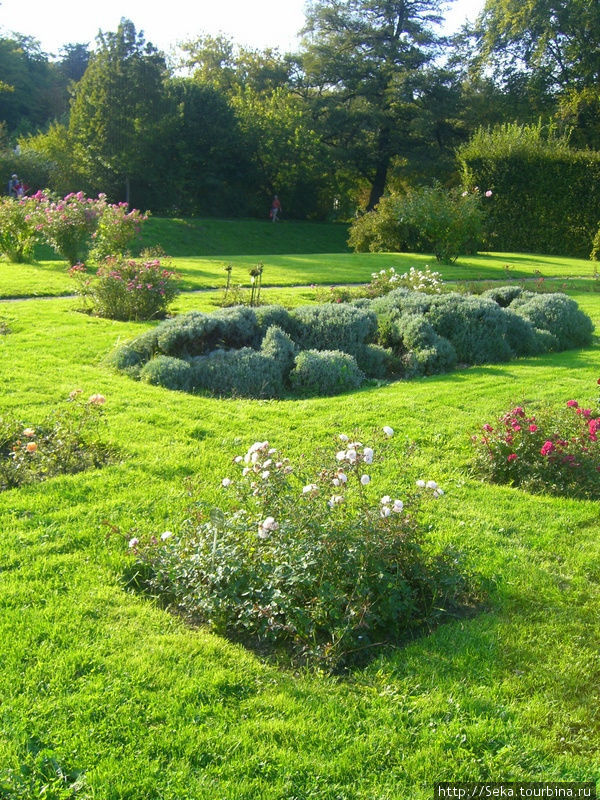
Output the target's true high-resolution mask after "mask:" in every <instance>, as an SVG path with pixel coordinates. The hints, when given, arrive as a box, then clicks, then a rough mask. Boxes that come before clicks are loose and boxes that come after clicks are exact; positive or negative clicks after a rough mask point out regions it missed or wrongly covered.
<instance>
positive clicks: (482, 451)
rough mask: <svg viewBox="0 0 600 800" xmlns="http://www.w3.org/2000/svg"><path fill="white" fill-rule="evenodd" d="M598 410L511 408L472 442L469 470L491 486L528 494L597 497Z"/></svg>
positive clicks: (571, 403) (573, 404) (567, 405)
mask: <svg viewBox="0 0 600 800" xmlns="http://www.w3.org/2000/svg"><path fill="white" fill-rule="evenodd" d="M599 435H600V409H599V408H598V407H597V404H596V408H586V407H582V406H580V404H579V402H578V401H577V400H568V401H567V402H566V403H565V405H564V406H562V407H561V408H558V409H556V408H548V407H540V408H538V409H533V408H529V407H524V406H523V407H522V406H516V407H514V408H512V409H510V410H509V411H508V412H507V413H505V414H503V415H502V416H501V417H500V418H499V419H498V420H497V421H496V422H495V423H494V424H493V425H492V424H490V423H486V424H485V425H483V427H482V430H481V433H480V434H478V435H475V436H474V437H473V443H474V445H475V448H476V458H475V470H476V472H477V474H479V475H481V476H482V477H483V478H485V479H486V480H489V481H491V482H493V483H506V484H509V485H512V486H520V487H522V488H524V489H527V490H529V491H533V492H548V493H550V494H558V495H566V496H569V497H579V498H588V499H597V498H598V497H599V496H600V445H599V444H598V437H599Z"/></svg>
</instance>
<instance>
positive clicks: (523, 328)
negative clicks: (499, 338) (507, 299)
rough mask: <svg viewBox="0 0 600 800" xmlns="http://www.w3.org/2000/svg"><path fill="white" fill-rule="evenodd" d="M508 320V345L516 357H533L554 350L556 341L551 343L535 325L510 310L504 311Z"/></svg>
mask: <svg viewBox="0 0 600 800" xmlns="http://www.w3.org/2000/svg"><path fill="white" fill-rule="evenodd" d="M504 317H505V319H506V343H507V344H508V346H509V347H510V349H511V350H512V352H513V353H514V355H515V356H533V355H537V354H539V353H546V352H548V351H549V350H553V349H554V345H555V344H556V339H554V342H553V343H551V342H550V340H547V339H544V336H543V335H542V336H540V335H539V333H540V332H539V331H538V330H537V329H536V328H534V327H533V325H532V324H531V323H530V322H529V321H528V320H526V319H525V317H522V316H520V315H519V314H517V313H516V312H514V311H512V310H511V309H510V308H506V309H504Z"/></svg>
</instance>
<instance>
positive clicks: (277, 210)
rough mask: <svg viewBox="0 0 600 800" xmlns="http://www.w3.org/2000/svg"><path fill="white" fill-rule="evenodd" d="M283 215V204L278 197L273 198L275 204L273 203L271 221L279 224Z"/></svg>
mask: <svg viewBox="0 0 600 800" xmlns="http://www.w3.org/2000/svg"><path fill="white" fill-rule="evenodd" d="M280 215H281V202H280V200H279V197H277V195H274V196H273V202H272V203H271V219H272V221H273V222H277V220H278V219H279V216H280Z"/></svg>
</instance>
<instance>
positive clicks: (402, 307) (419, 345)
mask: <svg viewBox="0 0 600 800" xmlns="http://www.w3.org/2000/svg"><path fill="white" fill-rule="evenodd" d="M508 298H512V301H511V303H510V305H509V306H508V307H505V303H506V301H507V299H508ZM497 300H500V301H501V302H500V303H499V302H497ZM371 308H372V309H373V310H374V311H375V312H376V314H377V315H378V317H379V319H380V323H379V341H380V343H381V344H383V345H384V346H386V347H390V348H391V349H392V351H393V352H394V354H395V356H396V357H398V358H400V359H402V360H403V362H404V363H405V365H406V368H407V372H408V374H409V375H410V374H411V373H414V374H431V373H433V372H438V371H446V370H447V369H448V368H451V367H452V366H453V365H454V363H457V362H458V363H462V364H484V363H494V362H502V361H508V360H509V359H511V358H513V357H514V356H522V355H533V354H538V353H544V352H548V351H549V350H566V349H570V348H573V347H583V346H585V345H587V344H589V343H590V341H591V335H592V330H593V324H592V321H591V320H590V318H589V317H588V316H587V315H586V314H585V313H584V312H582V311H581V310H580V309H579V308H578V306H577V304H576V303H575V301H573V300H572V299H570V298H568V297H567V296H566V295H563V294H556V293H549V294H534V293H533V292H524V291H523V290H521V289H520V287H519V291H517V292H515V291H514V287H499V288H497V289H494V290H493V292H492V295H491V296H481V297H477V296H465V295H459V294H457V293H454V292H452V293H448V294H443V295H439V296H436V295H433V296H432V295H426V294H424V293H421V292H410V291H408V290H407V289H403V288H400V289H395V290H393V291H392V292H389V293H388V294H387V295H384V296H382V297H380V298H376V299H375V300H373V301H372V302H371ZM421 351H422V352H421Z"/></svg>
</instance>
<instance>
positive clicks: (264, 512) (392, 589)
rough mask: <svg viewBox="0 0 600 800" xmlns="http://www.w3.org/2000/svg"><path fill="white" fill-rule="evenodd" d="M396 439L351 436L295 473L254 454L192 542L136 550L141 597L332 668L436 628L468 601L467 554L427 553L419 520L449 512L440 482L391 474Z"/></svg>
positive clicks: (155, 542) (187, 531)
mask: <svg viewBox="0 0 600 800" xmlns="http://www.w3.org/2000/svg"><path fill="white" fill-rule="evenodd" d="M393 433H394V432H393V430H392V428H390V427H389V426H385V428H383V429H382V431H381V432H380V434H379V435H378V436H374V437H373V439H372V444H371V445H365V444H363V443H362V442H361V441H358V440H357V439H354V438H352V437H349V436H346V435H341V436H340V437H339V439H338V441H337V443H336V446H335V448H334V450H331V451H326V452H322V453H318V457H317V460H316V462H315V463H311V464H307V463H300V464H296V465H294V464H292V463H291V461H290V460H289V459H288V458H286V457H285V456H284V455H283V454H282V453H281V452H279V451H278V450H277V449H276V448H274V447H272V446H271V445H270V443H269V442H267V441H259V442H255V443H254V444H253V445H252V446H251V447H250V448H249V449H248V450H247V451H246V453H245V454H239V455H237V456H235V457H234V459H233V461H232V465H231V472H229V474H226V475H224V476H223V477H222V478H221V479H220V486H221V491H222V492H223V497H222V502H221V503H220V506H221V507H220V508H210V507H207V506H205V505H204V504H202V503H201V502H200V501H198V500H196V503H195V504H194V505H193V507H192V508H191V509H190V511H189V513H188V514H187V516H188V518H189V519H190V522H189V523H188V524H186V525H184V526H183V528H182V529H181V530H180V531H179V532H175V533H173V532H171V531H168V532H166V533H168V535H166V534H163V535H162V536H159V535H154V536H151V537H146V538H144V537H140V536H138V535H136V536H135V537H133V538H132V539H130V541H129V547H130V549H131V551H132V553H133V556H134V564H133V565H132V568H131V576H132V579H133V581H134V583H135V585H136V586H138V587H140V588H144V589H145V590H146V591H148V592H150V593H151V594H152V595H153V596H155V597H158V598H160V599H161V600H162V601H163V603H164V604H165V605H167V606H169V607H170V608H171V609H172V610H174V611H176V612H177V613H179V614H183V615H184V616H185V617H187V618H188V619H190V620H194V621H196V622H202V623H205V624H207V625H209V626H210V627H211V628H213V629H214V630H215V631H217V632H219V633H222V634H229V635H231V636H234V637H236V638H238V639H240V640H241V641H243V642H245V643H248V644H250V645H252V646H255V647H258V648H260V649H265V648H268V649H269V650H270V651H273V650H274V651H276V652H278V653H280V654H284V656H285V657H286V658H288V659H291V661H292V663H309V664H315V665H318V666H319V667H322V668H325V669H327V670H340V669H343V668H346V667H349V666H351V665H354V664H357V663H361V662H363V661H364V660H365V659H366V658H368V657H369V656H370V655H372V654H373V653H374V652H376V650H377V648H379V647H381V646H383V645H386V644H397V643H399V642H401V641H402V640H403V638H404V637H406V636H407V635H408V634H409V633H410V632H414V631H415V630H417V629H419V628H420V627H421V626H423V625H431V624H433V623H435V622H436V621H437V620H439V618H440V617H441V616H442V615H443V614H444V613H445V611H448V610H449V609H451V608H457V607H458V606H459V605H460V604H461V602H462V601H464V600H465V598H466V597H467V595H468V593H469V590H468V586H467V581H466V579H465V577H464V576H462V575H459V574H458V572H457V569H456V554H453V555H452V557H450V556H449V554H447V553H441V554H439V553H438V554H434V553H432V552H430V551H428V550H427V549H426V548H425V537H424V527H423V526H422V525H421V524H420V523H419V519H418V518H419V513H420V509H421V507H422V505H423V504H425V503H429V502H440V498H441V497H442V495H443V491H442V490H441V489H440V487H439V486H438V485H437V483H436V482H435V481H432V480H429V481H426V480H424V479H423V480H419V481H418V482H417V484H415V481H414V480H409V478H408V477H407V476H408V474H409V473H408V470H407V461H406V455H407V454H406V453H403V454H402V456H403V460H402V470H400V469H398V470H397V471H396V470H394V471H393V474H394V475H398V474H403V475H404V476H405V479H404V485H398V484H397V483H394V487H393V489H392V488H391V486H390V484H389V483H388V482H386V481H385V479H384V478H383V476H382V472H381V469H380V467H379V465H380V463H381V460H382V457H383V454H384V453H385V451H386V440H391V438H392V437H393ZM390 444H391V443H390ZM386 489H387V491H386ZM191 493H192V496H193V497H197V490H192V492H191Z"/></svg>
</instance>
